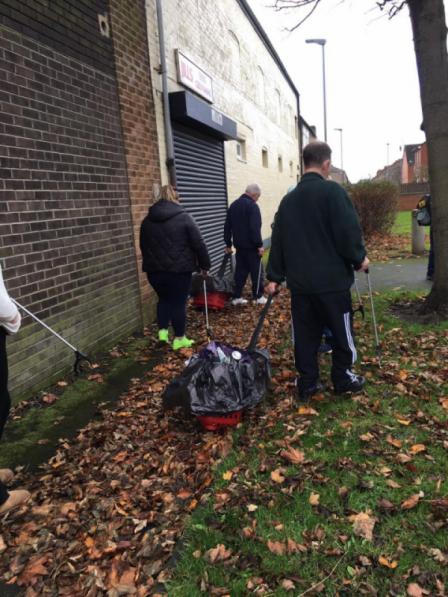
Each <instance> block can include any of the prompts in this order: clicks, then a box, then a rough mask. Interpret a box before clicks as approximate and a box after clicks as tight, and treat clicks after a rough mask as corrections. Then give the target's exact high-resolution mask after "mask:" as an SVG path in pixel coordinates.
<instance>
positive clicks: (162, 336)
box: [159, 330, 170, 344]
mask: <svg viewBox="0 0 448 597" xmlns="http://www.w3.org/2000/svg"><path fill="white" fill-rule="evenodd" d="M169 341H170V339H169V338H168V330H159V342H166V343H167V344H168V342H169Z"/></svg>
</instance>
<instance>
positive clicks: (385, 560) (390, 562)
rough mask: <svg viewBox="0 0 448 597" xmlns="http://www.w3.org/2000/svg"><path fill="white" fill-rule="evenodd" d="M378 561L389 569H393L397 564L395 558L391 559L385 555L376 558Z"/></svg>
mask: <svg viewBox="0 0 448 597" xmlns="http://www.w3.org/2000/svg"><path fill="white" fill-rule="evenodd" d="M378 563H379V564H380V565H381V566H384V567H385V568H389V569H390V570H395V568H396V567H397V566H398V561H397V560H391V559H389V558H386V557H385V556H380V557H379V558H378Z"/></svg>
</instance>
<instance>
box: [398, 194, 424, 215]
mask: <svg viewBox="0 0 448 597" xmlns="http://www.w3.org/2000/svg"><path fill="white" fill-rule="evenodd" d="M421 198H422V196H421V194H418V195H417V194H415V195H400V199H399V200H398V210H399V211H409V210H410V209H415V208H416V206H417V203H418V202H419V201H420V199H421Z"/></svg>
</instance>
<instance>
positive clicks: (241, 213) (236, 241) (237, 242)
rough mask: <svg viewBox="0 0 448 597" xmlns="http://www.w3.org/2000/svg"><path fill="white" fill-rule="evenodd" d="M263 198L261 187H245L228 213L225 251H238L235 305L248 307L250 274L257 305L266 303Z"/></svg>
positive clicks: (255, 185)
mask: <svg viewBox="0 0 448 597" xmlns="http://www.w3.org/2000/svg"><path fill="white" fill-rule="evenodd" d="M260 195H261V189H260V187H259V186H258V185H257V184H250V185H248V186H247V187H246V191H245V193H244V194H243V195H241V197H239V198H238V199H237V200H236V201H234V202H233V203H232V205H231V206H230V207H229V209H228V211H227V218H226V222H225V224H224V242H225V243H226V251H227V252H228V253H231V252H232V244H233V245H234V246H235V249H236V268H235V291H234V294H233V300H232V305H245V304H247V300H246V299H244V298H242V296H241V295H242V293H243V288H244V285H245V284H246V280H247V276H248V275H249V274H250V277H251V279H252V298H253V300H254V302H255V303H258V304H259V305H264V304H265V303H266V297H264V296H263V279H262V276H261V269H260V268H261V257H262V255H263V251H264V249H263V240H262V238H261V213H260V208H259V207H258V205H257V201H258V199H259V198H260ZM232 241H233V243H232Z"/></svg>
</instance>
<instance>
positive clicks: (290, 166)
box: [289, 160, 294, 176]
mask: <svg viewBox="0 0 448 597" xmlns="http://www.w3.org/2000/svg"><path fill="white" fill-rule="evenodd" d="M289 176H294V162H293V161H292V160H291V161H290V162H289Z"/></svg>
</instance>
